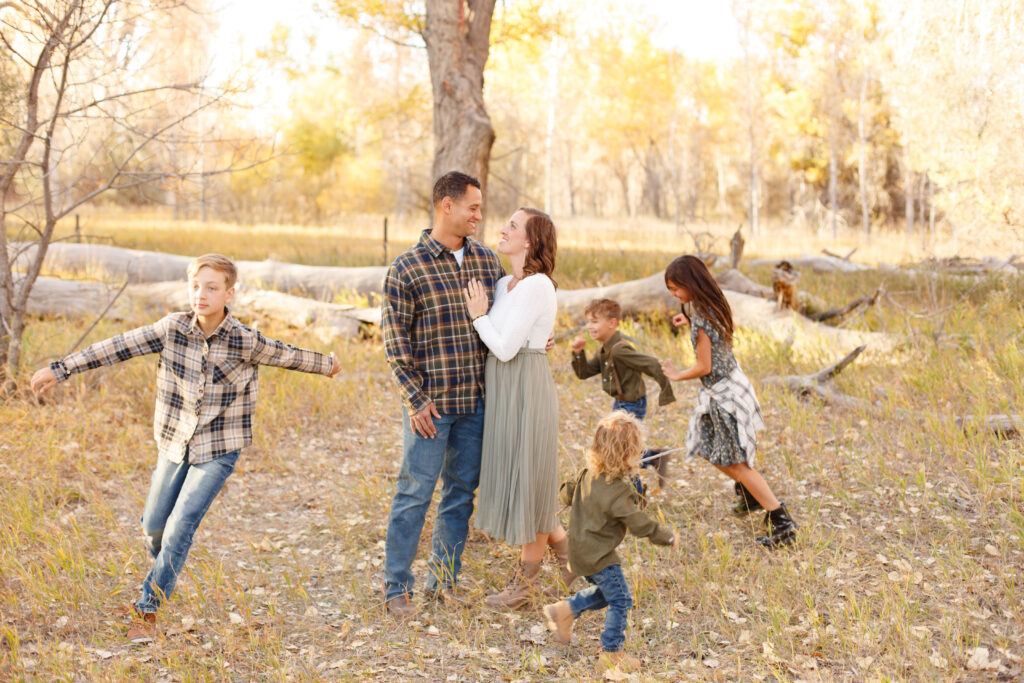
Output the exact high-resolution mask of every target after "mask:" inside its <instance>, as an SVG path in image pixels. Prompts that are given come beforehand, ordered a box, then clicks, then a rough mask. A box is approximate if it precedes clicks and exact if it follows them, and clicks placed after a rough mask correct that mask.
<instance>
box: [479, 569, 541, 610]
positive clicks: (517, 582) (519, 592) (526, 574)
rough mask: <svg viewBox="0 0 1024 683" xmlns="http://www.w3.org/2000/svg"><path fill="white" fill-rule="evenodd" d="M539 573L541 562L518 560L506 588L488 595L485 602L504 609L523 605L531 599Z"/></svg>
mask: <svg viewBox="0 0 1024 683" xmlns="http://www.w3.org/2000/svg"><path fill="white" fill-rule="evenodd" d="M539 573H540V562H523V561H519V562H517V563H516V566H515V569H513V570H512V576H511V577H510V578H509V581H508V585H507V586H505V590H503V591H501V592H500V593H494V594H492V595H488V596H487V597H486V598H484V602H485V603H486V604H487V605H488V606H490V607H501V608H504V609H515V608H516V607H519V606H521V605H523V604H524V603H525V602H526V601H527V600H529V599H530V595H531V594H532V593H533V590H534V586H533V583H534V581H535V580H536V579H537V574H539Z"/></svg>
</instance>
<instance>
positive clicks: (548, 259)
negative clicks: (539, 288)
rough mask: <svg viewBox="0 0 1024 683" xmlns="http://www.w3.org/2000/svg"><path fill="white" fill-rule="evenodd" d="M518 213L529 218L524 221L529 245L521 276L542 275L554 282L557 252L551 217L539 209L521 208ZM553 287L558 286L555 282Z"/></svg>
mask: <svg viewBox="0 0 1024 683" xmlns="http://www.w3.org/2000/svg"><path fill="white" fill-rule="evenodd" d="M519 211H522V212H523V213H525V214H526V215H527V216H529V218H527V219H526V239H527V241H528V242H529V243H530V248H529V249H527V250H526V263H525V264H524V265H523V274H524V275H534V274H536V273H544V274H545V275H547V276H548V277H549V278H551V281H552V282H555V279H554V278H552V277H551V274H552V273H554V272H555V254H556V252H557V251H558V242H557V240H556V239H555V223H554V221H552V220H551V216H549V215H547V214H546V213H544V212H543V211H541V210H539V209H531V208H529V207H526V206H522V207H520V208H519ZM555 286H556V287H557V286H558V283H557V282H555Z"/></svg>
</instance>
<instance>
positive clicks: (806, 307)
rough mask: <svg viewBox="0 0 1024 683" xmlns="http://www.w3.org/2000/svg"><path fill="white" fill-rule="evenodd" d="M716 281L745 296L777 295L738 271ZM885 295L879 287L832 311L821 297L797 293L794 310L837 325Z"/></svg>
mask: <svg viewBox="0 0 1024 683" xmlns="http://www.w3.org/2000/svg"><path fill="white" fill-rule="evenodd" d="M715 280H716V281H717V282H718V286H719V287H721V288H722V289H723V290H732V291H734V292H742V293H743V294H747V295H749V296H756V297H760V298H762V299H769V300H772V299H774V298H775V293H774V292H773V290H772V289H771V288H768V287H765V286H764V285H760V284H758V283H756V282H754V281H753V280H751V279H750V278H748V277H747V276H746V275H744V274H743V273H741V272H739V271H738V270H726V271H723V272H721V273H719V274H718V275H716V276H715ZM884 294H885V290H884V288H882V287H879V288H878V289H876V290H875V291H874V293H872V294H869V295H867V296H862V297H858V298H856V299H854V300H853V301H851V302H850V303H848V304H846V305H845V306H840V307H838V308H831V309H830V308H828V304H826V303H825V301H824V300H823V299H821V298H820V297H817V296H814V295H813V294H810V293H808V292H804V291H796V292H795V296H796V301H797V305H796V308H794V310H795V311H796V312H797V313H799V314H800V315H802V316H804V317H806V318H808V319H809V320H813V321H815V322H820V323H823V322H826V321H833V320H834V321H835V323H839V322H841V321H842V320H844V319H845V318H847V317H848V316H849V315H851V314H852V313H854V312H855V311H858V310H860V309H861V308H865V307H867V306H873V305H875V304H876V303H878V300H879V299H880V298H881V297H882V296H883V295H884Z"/></svg>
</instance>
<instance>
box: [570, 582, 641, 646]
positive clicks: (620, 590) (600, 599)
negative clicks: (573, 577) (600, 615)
mask: <svg viewBox="0 0 1024 683" xmlns="http://www.w3.org/2000/svg"><path fill="white" fill-rule="evenodd" d="M587 581H589V582H590V583H592V584H593V585H592V586H590V587H588V588H584V589H583V590H581V591H580V592H579V593H577V594H576V595H574V596H572V597H571V598H569V609H571V610H572V616H573V617H575V618H577V619H579V617H580V615H581V614H583V613H584V612H586V611H587V610H592V609H603V608H605V607H607V608H608V612H607V613H606V614H605V615H604V632H603V633H601V649H602V650H604V651H605V652H618V651H619V650H621V649H622V644H623V643H625V642H626V619H627V617H628V616H629V610H630V608H631V607H633V596H632V595H631V594H630V592H629V584H627V583H626V577H625V575H624V574H623V573H622V567H621V566H619V565H617V564H613V565H610V566H608V567H605V568H604V569H602V570H601V571H599V572H598V573H596V574H594V575H592V576H588V577H587Z"/></svg>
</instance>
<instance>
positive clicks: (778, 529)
mask: <svg viewBox="0 0 1024 683" xmlns="http://www.w3.org/2000/svg"><path fill="white" fill-rule="evenodd" d="M764 525H765V526H766V527H768V535H767V536H758V537H757V539H756V540H757V542H758V543H760V544H761V545H763V546H764V547H766V548H776V547H778V546H780V545H789V544H790V543H792V542H793V541H794V540H795V539H796V530H797V528H798V527H797V525H796V522H794V521H793V518H792V517H790V516H789V511H788V510H787V509H786V506H785V504H783V503H779V507H778V508H777V509H775V510H769V511H768V512H767V513H765V516H764Z"/></svg>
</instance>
